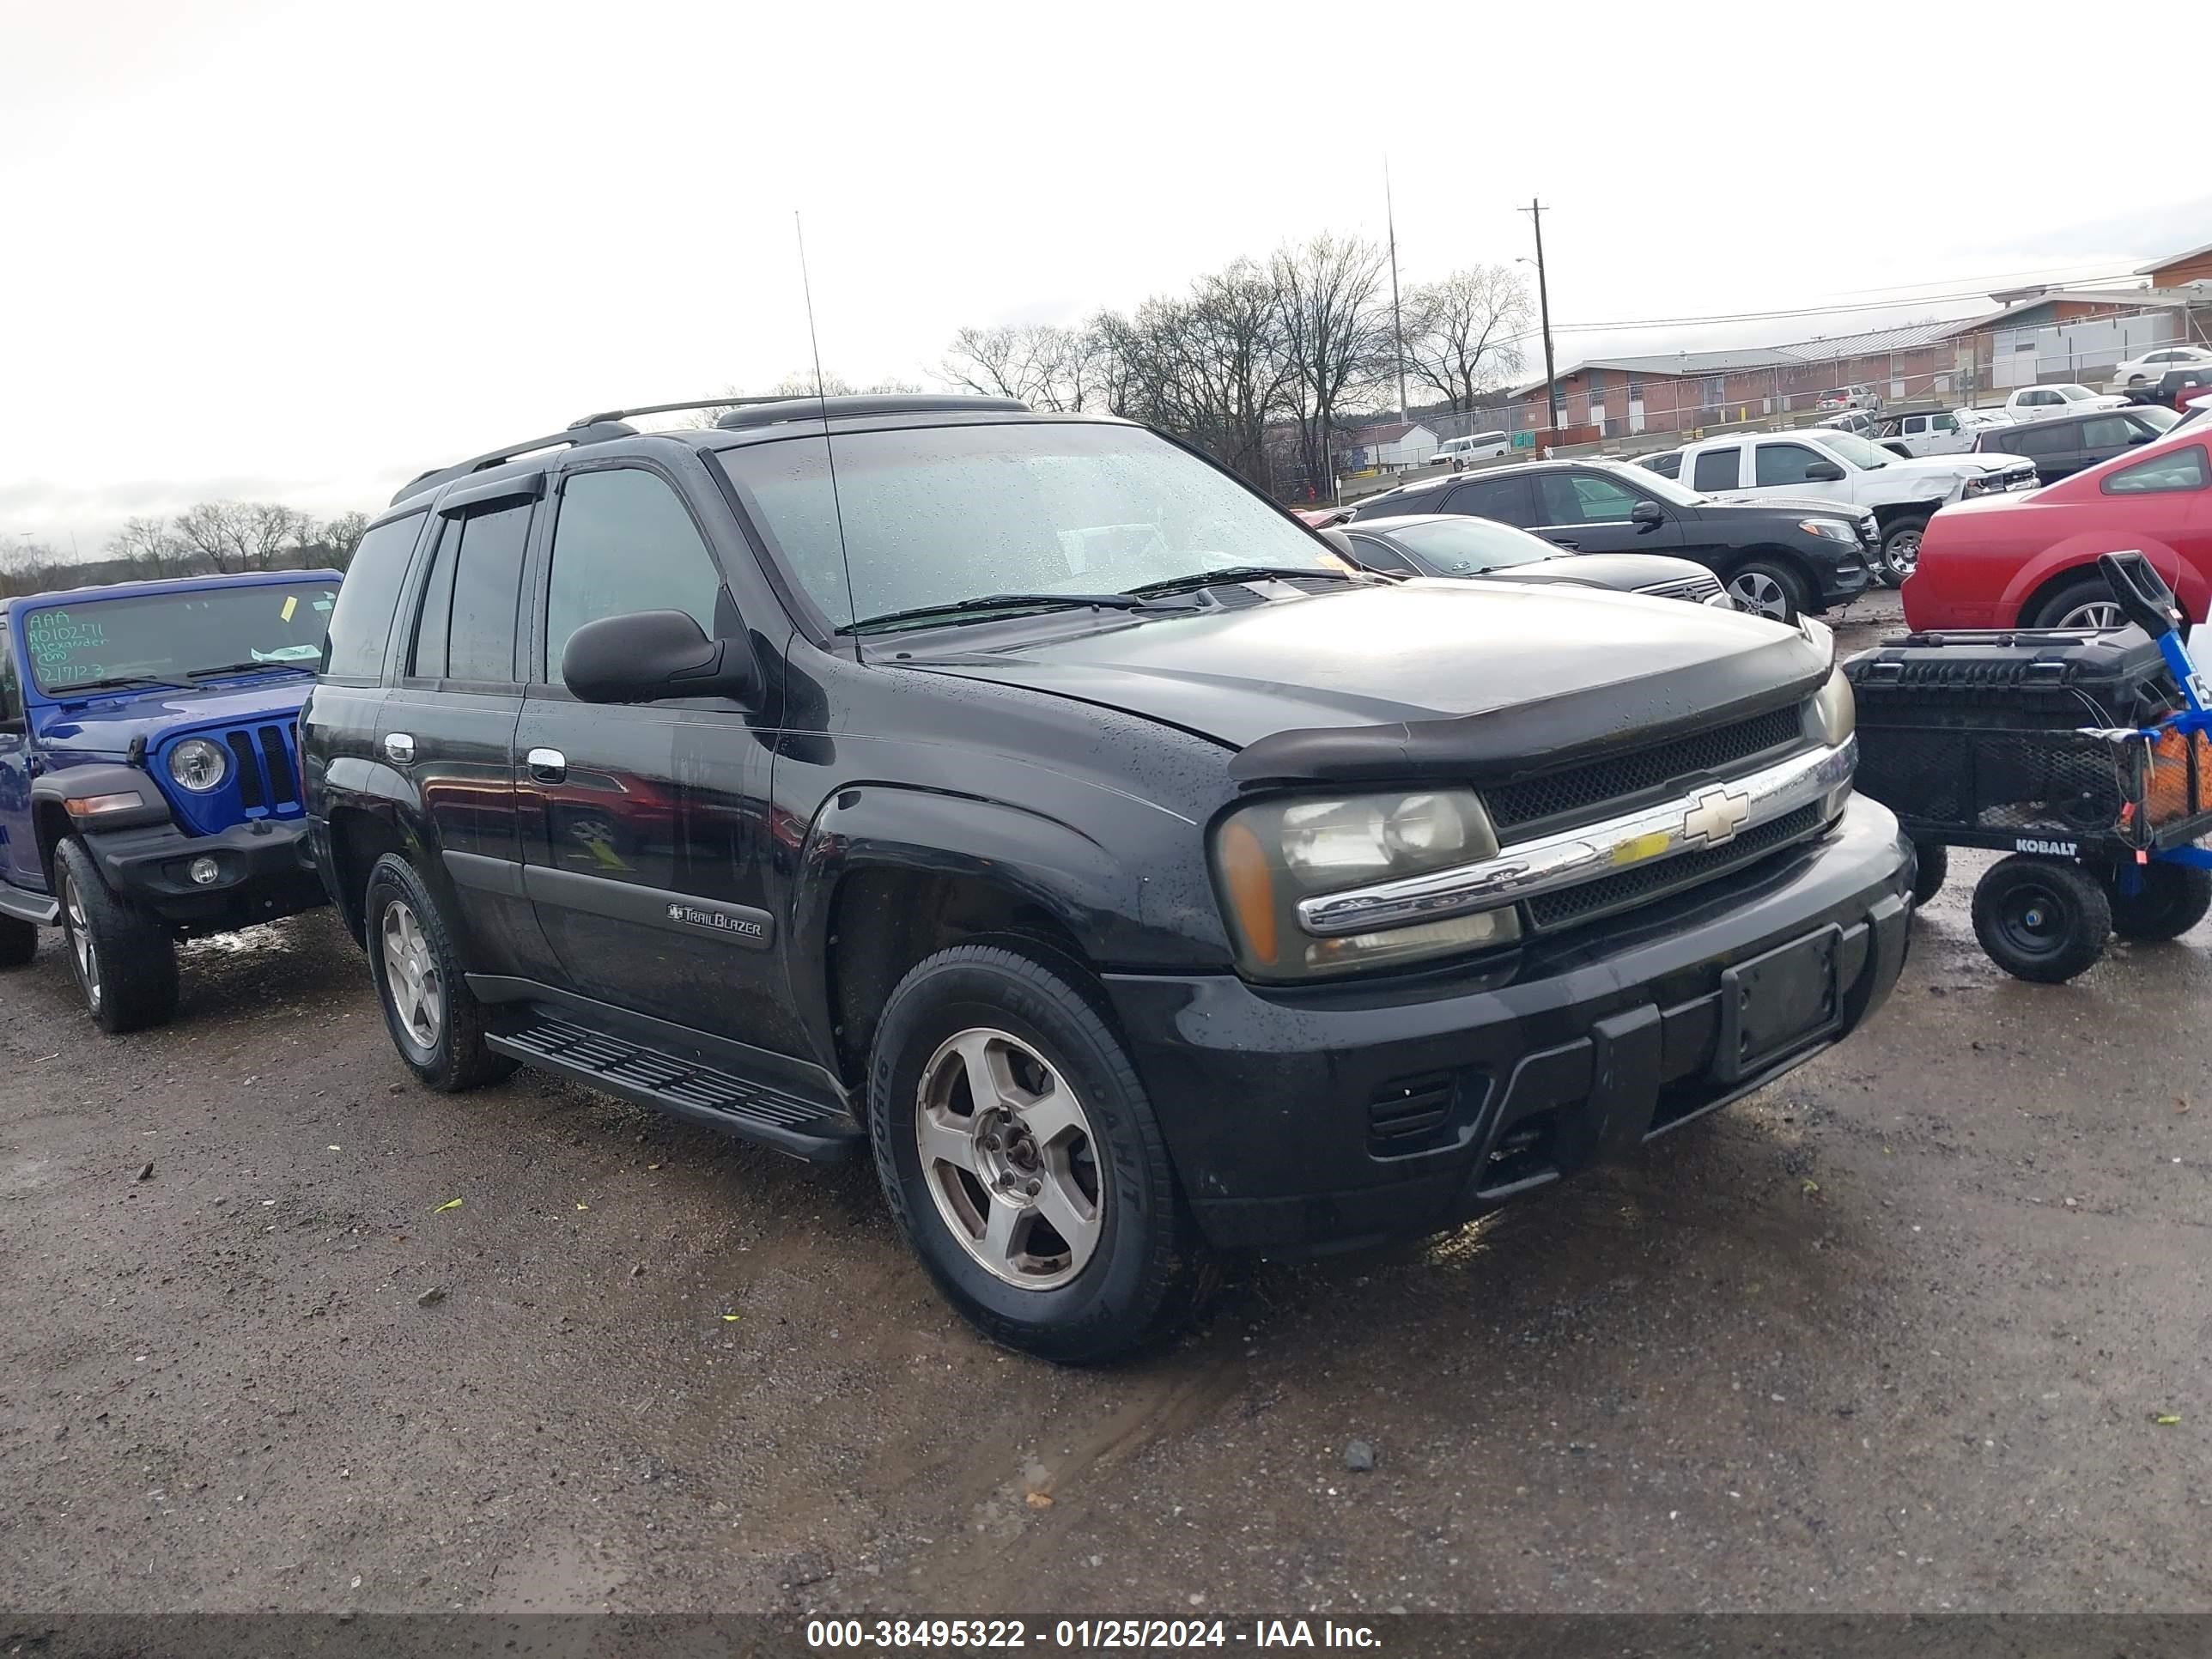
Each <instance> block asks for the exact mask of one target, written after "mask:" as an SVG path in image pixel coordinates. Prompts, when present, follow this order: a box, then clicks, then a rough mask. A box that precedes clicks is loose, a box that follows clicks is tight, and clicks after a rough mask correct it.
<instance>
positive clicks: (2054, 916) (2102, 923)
mask: <svg viewBox="0 0 2212 1659" xmlns="http://www.w3.org/2000/svg"><path fill="white" fill-rule="evenodd" d="M1974 937H1975V938H1977V939H1980V940H1981V942H1982V949H1983V950H1984V951H1988V952H1989V953H1990V961H1992V962H1994V963H1996V965H1997V966H1998V967H2000V968H2002V969H2004V970H2005V972H2007V973H2008V974H2010V975H2013V976H2014V977H2015V979H2025V980H2033V981H2036V982H2037V983H2038V984H2042V985H2057V984H2062V983H2063V982H2064V981H2067V980H2069V979H2072V978H2073V977H2074V976H2075V975H2076V974H2079V973H2081V972H2083V971H2084V970H2086V969H2088V968H2090V967H2091V966H2093V964H2094V963H2096V961H2097V959H2098V958H2099V957H2101V956H2103V955H2104V954H2105V941H2106V939H2110V938H2111V937H2112V903H2111V901H2110V900H2108V899H2107V898H2106V896H2105V889H2104V885H2103V884H2102V883H2100V882H2099V881H2098V880H2097V879H2096V878H2094V877H2093V876H2092V875H2091V874H2090V873H2089V872H2087V870H2084V869H2083V868H2082V867H2081V866H2080V865H2078V864H2069V863H2066V862H2063V860H2058V859H2047V858H2041V857H2039V856H2037V855H2036V854H2033V853H2015V854H2013V855H2012V856H2011V857H2009V858H2006V859H2000V860H1998V861H1997V862H1996V864H1994V865H1991V866H1990V869H1989V872H1988V873H1987V874H1985V875H1984V876H1983V878H1982V879H1981V882H1980V884H1978V886H1976V887H1975V889H1974Z"/></svg>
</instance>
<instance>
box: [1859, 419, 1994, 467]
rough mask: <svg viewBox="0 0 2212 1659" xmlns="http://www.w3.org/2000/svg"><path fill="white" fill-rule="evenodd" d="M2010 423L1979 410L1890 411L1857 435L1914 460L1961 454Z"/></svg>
mask: <svg viewBox="0 0 2212 1659" xmlns="http://www.w3.org/2000/svg"><path fill="white" fill-rule="evenodd" d="M1818 424H1825V422H1820V423H1818ZM2011 424H2012V422H2010V421H2009V420H2008V419H2006V417H2005V416H2002V415H1993V414H1990V413H1989V412H1988V411H1987V410H1979V409H1915V410H1904V411H1901V412H1900V411H1899V410H1891V411H1890V412H1889V413H1888V414H1887V415H1884V416H1882V417H1881V419H1880V421H1878V422H1876V423H1875V428H1874V430H1872V431H1871V432H1861V433H1859V435H1860V436H1861V437H1863V438H1871V439H1873V440H1874V441H1875V442H1876V443H1878V444H1880V445H1881V446H1882V447H1884V448H1885V449H1894V448H1896V447H1899V445H1902V446H1903V447H1904V448H1905V453H1907V454H1909V455H1911V456H1913V457H1914V458H1916V459H1917V458H1919V457H1922V456H1926V455H1963V454H1965V453H1966V452H1967V451H1968V450H1970V449H1972V447H1974V438H1975V436H1976V435H1977V434H1978V433H1982V432H1986V431H1987V430H1989V428H1991V427H1993V426H2009V425H2011ZM1850 430H1853V431H1857V428H1850Z"/></svg>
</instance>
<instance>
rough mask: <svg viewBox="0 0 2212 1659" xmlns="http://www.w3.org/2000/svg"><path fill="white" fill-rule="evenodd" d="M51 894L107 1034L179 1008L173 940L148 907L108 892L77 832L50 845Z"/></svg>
mask: <svg viewBox="0 0 2212 1659" xmlns="http://www.w3.org/2000/svg"><path fill="white" fill-rule="evenodd" d="M54 897H55V899H56V900H57V901H58V902H59V903H60V905H61V912H62V918H61V920H62V939H63V942H64V944H66V945H68V946H69V955H70V968H71V969H73V970H74V971H75V973H76V984H77V989H78V990H80V991H82V993H83V994H84V1006H86V1008H87V1009H88V1010H89V1011H90V1012H91V1014H92V1017H93V1018H94V1019H95V1020H96V1021H98V1022H99V1024H100V1030H103V1031H106V1032H108V1033H110V1034H111V1035H112V1036H121V1035H122V1034H123V1033H124V1032H125V1031H142V1030H145V1029H146V1028H147V1027H148V1026H149V1025H160V1024H164V1023H166V1022H167V1020H168V1019H169V1018H170V1017H171V1016H172V1015H173V1014H174V1013H175V1012H177V942H176V939H175V938H174V937H173V935H172V934H171V933H170V932H169V929H168V927H167V925H166V924H165V923H163V922H162V921H161V919H160V918H159V917H157V916H155V915H153V914H152V913H150V912H149V911H146V910H143V909H141V908H139V907H138V906H137V905H135V904H133V903H131V902H130V901H129V900H128V899H125V898H120V897H118V896H117V895H115V894H114V893H112V892H111V891H110V890H108V886H107V883H106V881H105V880H104V879H102V878H101V876H100V866H99V863H98V862H97V861H96V860H94V858H93V856H92V854H91V852H90V850H89V849H88V848H87V847H86V846H85V844H84V842H82V841H80V840H79V839H78V838H77V837H76V836H70V838H69V839H68V840H67V841H65V842H62V844H61V845H60V846H59V847H58V848H55V849H54Z"/></svg>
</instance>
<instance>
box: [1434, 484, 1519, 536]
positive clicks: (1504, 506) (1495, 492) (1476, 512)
mask: <svg viewBox="0 0 2212 1659" xmlns="http://www.w3.org/2000/svg"><path fill="white" fill-rule="evenodd" d="M1445 510H1446V511H1447V512H1451V513H1468V514H1469V515H1470V516H1472V517H1474V518H1477V519H1495V520H1498V523H1500V524H1517V525H1528V524H1532V523H1534V521H1535V514H1534V512H1533V511H1532V510H1531V509H1530V507H1529V505H1528V480H1527V479H1526V478H1486V479H1485V480H1483V481H1482V482H1481V483H1463V484H1462V485H1461V486H1460V487H1459V488H1458V489H1455V490H1453V491H1452V493H1451V495H1450V496H1449V498H1448V500H1447V501H1446V505H1445Z"/></svg>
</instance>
